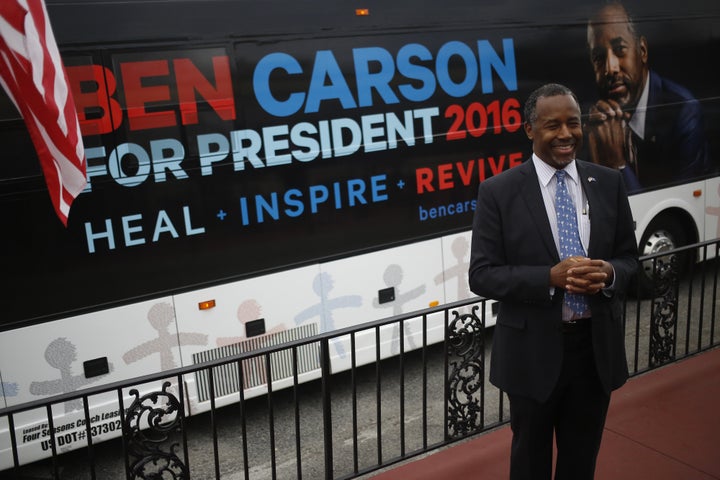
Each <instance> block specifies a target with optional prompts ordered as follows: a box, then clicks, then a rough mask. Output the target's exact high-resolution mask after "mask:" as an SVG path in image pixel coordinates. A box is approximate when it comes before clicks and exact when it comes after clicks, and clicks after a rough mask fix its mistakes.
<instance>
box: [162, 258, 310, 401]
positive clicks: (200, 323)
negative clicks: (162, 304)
mask: <svg viewBox="0 0 720 480" xmlns="http://www.w3.org/2000/svg"><path fill="white" fill-rule="evenodd" d="M319 282H320V270H319V267H318V265H313V266H308V267H303V268H298V269H294V270H290V271H286V272H280V273H275V274H270V275H264V276H262V277H258V278H254V279H252V280H245V281H239V282H233V283H228V284H225V285H221V286H217V287H210V288H204V289H200V290H195V291H192V292H188V293H184V294H179V295H176V296H175V297H174V301H175V308H176V310H177V318H178V330H179V333H178V336H179V338H180V344H181V349H182V358H183V363H184V364H185V365H192V364H195V363H201V362H203V361H210V360H214V359H218V358H223V357H227V356H231V355H235V354H239V353H244V352H247V351H250V350H254V349H258V348H263V347H270V346H273V345H276V344H278V343H283V342H286V341H290V340H297V339H299V338H305V337H309V336H311V335H315V334H317V333H320V331H321V330H322V327H321V319H320V318H319V316H318V315H317V314H313V311H312V309H310V310H309V313H308V314H302V312H301V309H303V308H305V305H310V304H312V302H313V301H314V299H315V298H318V297H320V294H321V288H320V283H319ZM316 310H317V311H318V312H319V311H320V309H316ZM193 332H206V333H208V334H209V335H208V341H207V342H206V343H205V344H198V343H191V342H188V343H184V342H183V338H184V336H185V335H190V334H193ZM243 365H244V375H245V378H244V379H243V381H242V384H243V385H244V387H245V388H244V389H245V390H246V396H248V397H251V396H255V395H259V394H262V393H264V392H265V385H266V380H267V379H266V375H267V371H266V365H265V360H264V358H262V357H256V358H253V359H250V360H247V361H245V362H243ZM316 368H317V360H315V361H313V362H310V365H309V366H308V367H307V368H306V370H308V369H309V370H314V369H316ZM215 374H216V375H218V378H217V381H216V384H217V388H216V392H215V393H216V396H218V397H222V396H223V395H226V394H228V395H229V394H234V396H235V399H236V400H237V395H236V392H237V391H238V388H239V385H240V379H239V378H238V372H237V369H236V368H235V366H233V365H231V366H229V367H227V368H221V369H218V370H217V371H216V372H215ZM280 374H281V372H276V374H275V375H274V378H277V376H278V375H280ZM185 381H186V382H187V383H188V385H190V386H191V387H192V388H189V391H188V394H189V395H190V398H191V406H190V408H191V411H192V412H193V413H195V412H197V411H201V410H204V409H206V408H208V407H209V404H199V403H198V402H204V401H207V400H208V399H209V396H208V395H209V385H208V382H209V379H208V378H207V373H198V374H196V375H188V376H186V378H185ZM197 389H200V391H197Z"/></svg>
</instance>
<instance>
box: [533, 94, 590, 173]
mask: <svg viewBox="0 0 720 480" xmlns="http://www.w3.org/2000/svg"><path fill="white" fill-rule="evenodd" d="M525 133H526V134H527V136H528V138H529V139H530V140H532V144H533V152H534V153H535V155H537V156H538V157H540V159H541V160H542V161H543V162H545V163H547V164H548V165H550V166H551V167H554V168H556V169H558V170H560V169H563V168H565V167H566V166H567V165H568V164H569V163H570V162H572V161H573V160H574V159H575V156H576V154H577V152H578V150H580V149H581V148H582V143H583V133H582V122H581V119H580V106H579V105H578V103H577V102H576V101H575V98H574V97H573V96H572V95H553V96H549V97H540V98H538V100H537V105H536V117H535V120H534V121H533V122H526V123H525Z"/></svg>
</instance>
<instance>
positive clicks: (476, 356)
mask: <svg viewBox="0 0 720 480" xmlns="http://www.w3.org/2000/svg"><path fill="white" fill-rule="evenodd" d="M482 307H483V308H484V307H485V303H484V302H483V304H482ZM478 308H479V307H478V306H477V305H475V306H473V307H472V312H471V313H468V314H464V315H460V314H459V313H458V312H457V311H453V312H452V313H453V316H454V319H453V320H452V321H451V322H450V324H449V326H448V327H447V338H446V344H447V351H446V355H447V358H446V362H447V363H448V372H447V377H446V378H447V383H446V384H445V389H446V396H447V424H446V432H447V433H446V435H447V439H450V438H461V437H464V436H467V435H470V434H472V433H475V432H477V431H480V430H482V428H483V423H484V416H483V389H484V388H485V387H484V385H485V383H484V382H485V338H484V333H485V322H484V316H483V318H480V317H478V315H477V310H478Z"/></svg>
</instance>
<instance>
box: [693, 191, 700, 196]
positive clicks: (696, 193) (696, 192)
mask: <svg viewBox="0 0 720 480" xmlns="http://www.w3.org/2000/svg"><path fill="white" fill-rule="evenodd" d="M700 196H702V190H693V197H700Z"/></svg>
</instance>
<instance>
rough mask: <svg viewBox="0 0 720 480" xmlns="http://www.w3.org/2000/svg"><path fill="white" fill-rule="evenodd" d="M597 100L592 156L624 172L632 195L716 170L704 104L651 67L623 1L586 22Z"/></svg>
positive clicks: (644, 42)
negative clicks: (706, 124) (712, 161)
mask: <svg viewBox="0 0 720 480" xmlns="http://www.w3.org/2000/svg"><path fill="white" fill-rule="evenodd" d="M587 39H588V48H589V50H590V60H591V62H592V65H593V70H594V72H595V83H596V85H597V89H598V94H599V100H598V101H597V102H596V103H595V104H594V105H593V106H592V107H591V108H590V115H589V117H588V124H587V130H588V132H587V133H588V146H589V154H590V159H591V160H592V161H593V162H595V163H599V164H601V165H605V166H609V167H613V168H617V169H620V170H621V172H622V173H623V177H624V178H625V181H626V186H627V188H628V191H629V192H630V193H632V192H635V191H638V190H641V189H645V188H648V187H654V186H659V185H664V184H670V183H676V182H678V181H686V180H689V179H691V178H694V177H699V176H702V175H704V174H706V173H708V172H709V171H710V170H711V169H712V165H711V159H710V153H709V146H708V143H707V140H706V137H705V130H704V119H703V112H702V106H701V105H700V102H699V101H698V100H697V99H696V98H695V97H693V95H692V94H691V93H690V92H689V91H688V90H687V89H686V88H685V87H683V86H681V85H678V84H677V83H675V82H672V81H670V80H668V79H666V78H663V77H661V76H660V75H658V74H657V73H656V72H654V71H652V70H650V68H649V63H648V42H647V39H646V38H645V36H643V35H640V34H639V33H638V31H637V30H636V27H635V24H634V22H633V21H632V19H631V18H630V16H629V15H628V13H627V11H626V9H625V7H623V6H622V4H620V3H610V4H607V5H605V6H603V7H602V8H600V9H599V10H598V11H597V12H596V13H595V14H594V15H593V16H592V18H590V21H589V22H588V29H587Z"/></svg>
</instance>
